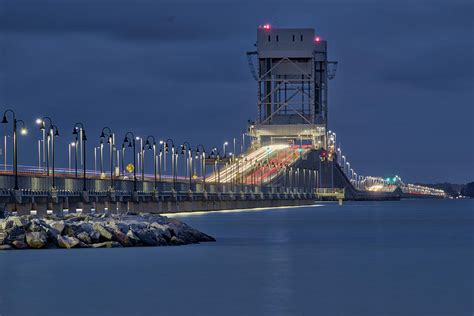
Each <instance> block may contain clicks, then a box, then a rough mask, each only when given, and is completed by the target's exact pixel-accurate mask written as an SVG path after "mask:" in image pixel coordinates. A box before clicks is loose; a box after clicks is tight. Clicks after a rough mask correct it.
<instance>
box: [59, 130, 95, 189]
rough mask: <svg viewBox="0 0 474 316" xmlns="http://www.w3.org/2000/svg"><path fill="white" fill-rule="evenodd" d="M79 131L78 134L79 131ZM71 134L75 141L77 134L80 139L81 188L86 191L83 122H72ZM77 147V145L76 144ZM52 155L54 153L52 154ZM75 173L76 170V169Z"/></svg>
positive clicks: (84, 132) (85, 138)
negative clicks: (81, 162)
mask: <svg viewBox="0 0 474 316" xmlns="http://www.w3.org/2000/svg"><path fill="white" fill-rule="evenodd" d="M78 131H79V132H80V135H78V134H79V132H78ZM72 135H75V136H76V142H77V140H78V136H79V137H80V138H81V139H82V161H83V164H82V174H83V181H82V190H83V191H87V188H86V140H87V137H86V131H85V129H84V124H82V123H76V124H74V128H73V129H72ZM76 148H77V146H76ZM53 157H54V155H53ZM76 170H77V162H76ZM76 174H77V171H76Z"/></svg>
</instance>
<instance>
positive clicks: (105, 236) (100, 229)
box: [92, 223, 114, 241]
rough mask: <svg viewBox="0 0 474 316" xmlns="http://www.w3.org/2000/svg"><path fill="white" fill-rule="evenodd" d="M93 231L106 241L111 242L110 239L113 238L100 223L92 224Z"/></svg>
mask: <svg viewBox="0 0 474 316" xmlns="http://www.w3.org/2000/svg"><path fill="white" fill-rule="evenodd" d="M92 227H93V229H94V231H96V232H97V233H99V234H100V236H101V237H102V238H103V239H105V240H106V241H111V240H112V238H113V237H114V236H113V235H112V233H111V232H110V231H109V230H108V229H106V228H105V227H104V226H103V224H102V223H94V224H93V225H92Z"/></svg>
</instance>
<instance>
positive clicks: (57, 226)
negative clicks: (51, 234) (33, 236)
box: [49, 221, 65, 234]
mask: <svg viewBox="0 0 474 316" xmlns="http://www.w3.org/2000/svg"><path fill="white" fill-rule="evenodd" d="M49 226H51V227H52V228H54V229H55V230H56V231H57V232H58V233H59V234H62V233H63V230H64V227H65V224H64V221H53V222H52V223H51V224H50V225H49Z"/></svg>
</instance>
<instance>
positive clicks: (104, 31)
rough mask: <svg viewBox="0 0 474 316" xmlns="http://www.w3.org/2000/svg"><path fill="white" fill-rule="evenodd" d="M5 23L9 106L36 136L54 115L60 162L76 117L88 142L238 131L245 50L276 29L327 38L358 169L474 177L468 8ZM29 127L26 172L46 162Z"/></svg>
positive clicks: (289, 5) (381, 7) (34, 8)
mask: <svg viewBox="0 0 474 316" xmlns="http://www.w3.org/2000/svg"><path fill="white" fill-rule="evenodd" d="M0 16H1V18H0V48H1V50H0V84H1V86H0V104H2V109H3V108H4V107H5V106H4V104H8V105H9V107H12V108H14V109H16V111H17V115H18V117H19V118H22V119H24V120H25V121H27V122H28V123H29V125H30V127H31V128H33V127H34V126H32V125H33V124H34V119H35V118H36V117H38V116H40V115H49V116H51V117H52V118H53V119H54V120H55V122H56V124H57V125H59V128H60V129H61V132H62V137H61V138H60V139H58V152H61V151H62V155H63V157H66V155H67V145H66V144H67V142H68V141H69V137H70V130H71V128H72V125H73V124H74V123H75V122H76V121H82V122H83V123H84V124H85V125H86V127H87V131H88V134H89V135H88V136H89V139H90V140H92V139H93V138H94V136H95V135H97V136H98V135H99V134H100V129H101V128H102V127H103V126H105V125H108V126H110V127H112V128H113V129H116V131H117V133H119V134H120V140H121V139H122V137H123V136H122V135H123V133H124V132H125V131H126V130H132V131H134V132H135V133H136V134H140V135H143V136H146V135H149V134H152V135H155V136H156V137H157V138H160V139H161V138H168V137H172V138H174V139H176V140H177V141H181V142H182V141H185V140H188V141H189V142H191V143H192V144H197V143H204V144H206V145H209V147H210V146H214V145H219V144H221V143H222V142H223V141H224V140H231V139H232V137H239V135H241V133H242V132H243V131H244V130H245V128H246V122H247V119H253V118H254V117H255V115H256V110H257V109H256V83H255V81H254V80H253V79H252V77H251V75H250V73H249V69H248V65H247V60H246V57H245V52H246V51H248V50H252V49H253V44H254V43H255V37H256V27H257V26H258V25H259V24H262V23H266V22H268V23H271V24H272V25H274V26H275V27H314V28H315V29H316V32H317V34H319V35H320V36H321V37H323V38H324V39H326V40H328V42H329V50H330V52H329V55H330V59H332V60H337V61H339V67H338V71H337V76H336V79H335V80H334V81H332V82H331V86H330V110H329V111H330V112H329V116H330V127H331V129H332V130H335V131H336V132H337V135H338V139H339V140H340V141H342V147H343V150H344V152H345V153H346V155H347V156H348V157H349V159H350V161H351V164H352V165H353V166H354V167H355V169H356V171H357V172H358V173H359V174H370V175H382V176H384V175H389V174H395V173H396V174H399V175H400V176H401V177H402V178H403V179H404V180H407V181H412V182H415V181H427V182H430V181H431V182H434V181H444V180H447V181H454V182H466V181H472V180H473V179H474V146H473V144H474V141H473V137H474V127H473V118H474V110H473V104H474V94H473V91H474V57H473V56H474V35H473V34H474V27H473V21H474V2H473V1H471V0H465V1H458V0H454V1H451V0H450V1H419V0H411V1H409V0H396V1H391V0H385V1H384V0H379V1H376V0H372V1H338V0H334V1H303V2H300V1H264V2H258V1H132V0H130V1H118V0H113V1H112V0H110V1H107V0H93V1H89V0H81V1H79V0H69V1H64V0H57V1H42V0H30V1H21V0H12V1H5V0H0ZM31 128H30V135H29V136H28V137H27V138H26V139H21V141H22V144H21V146H20V147H21V153H23V155H22V157H20V163H23V164H25V163H29V164H34V163H35V157H36V152H35V150H34V148H35V147H34V146H35V141H36V140H37V139H38V138H39V132H38V131H37V130H36V128H34V130H31ZM91 142H92V141H91ZM91 145H92V144H91ZM62 161H63V162H64V161H65V160H64V159H63V160H62ZM63 165H64V164H63Z"/></svg>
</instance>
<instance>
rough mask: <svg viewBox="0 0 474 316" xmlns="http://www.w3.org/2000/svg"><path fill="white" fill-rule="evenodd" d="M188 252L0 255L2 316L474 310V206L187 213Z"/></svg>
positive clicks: (416, 204)
mask: <svg viewBox="0 0 474 316" xmlns="http://www.w3.org/2000/svg"><path fill="white" fill-rule="evenodd" d="M180 218H182V219H183V220H184V221H186V222H187V223H189V224H190V225H193V226H195V227H196V228H198V229H201V230H203V231H204V232H206V233H209V234H211V235H213V236H214V237H216V238H217V239H218V242H216V243H209V244H201V245H192V246H184V247H163V248H127V249H82V250H81V249H79V250H72V251H65V250H42V251H10V252H1V253H0V315H1V316H10V315H323V316H331V315H350V316H353V315H364V316H367V315H374V316H375V315H376V316H382V315H403V316H409V315H426V316H435V315H443V316H444V315H446V316H448V315H449V316H454V315H468V316H472V315H473V314H474V307H473V301H474V285H473V282H474V280H473V279H474V278H473V275H474V270H473V269H474V201H468V200H464V201H449V200H445V201H444V200H443V201H430V200H424V201H422V200H417V201H401V202H373V203H369V202H367V203H347V204H345V205H344V206H342V207H339V206H337V205H335V204H324V205H322V206H318V207H305V208H291V209H281V208H280V209H273V210H265V211H245V212H226V213H210V214H209V213H208V214H204V215H186V216H180Z"/></svg>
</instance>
